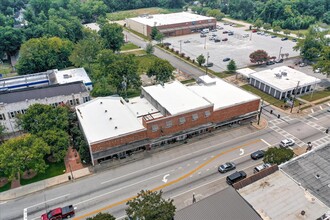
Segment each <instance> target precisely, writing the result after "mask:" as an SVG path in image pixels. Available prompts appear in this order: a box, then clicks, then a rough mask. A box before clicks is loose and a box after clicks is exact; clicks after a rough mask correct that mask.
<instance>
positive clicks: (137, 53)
mask: <svg viewBox="0 0 330 220" xmlns="http://www.w3.org/2000/svg"><path fill="white" fill-rule="evenodd" d="M123 54H134V55H136V56H143V55H147V52H146V51H145V50H136V51H128V52H123Z"/></svg>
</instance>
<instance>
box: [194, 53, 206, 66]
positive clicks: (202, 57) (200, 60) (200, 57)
mask: <svg viewBox="0 0 330 220" xmlns="http://www.w3.org/2000/svg"><path fill="white" fill-rule="evenodd" d="M196 61H197V63H198V65H199V66H202V64H203V63H205V61H206V60H205V57H204V55H203V54H201V55H199V56H198V57H197V58H196Z"/></svg>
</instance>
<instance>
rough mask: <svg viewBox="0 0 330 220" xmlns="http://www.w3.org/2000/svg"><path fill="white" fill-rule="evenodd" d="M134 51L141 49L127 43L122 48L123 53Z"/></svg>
mask: <svg viewBox="0 0 330 220" xmlns="http://www.w3.org/2000/svg"><path fill="white" fill-rule="evenodd" d="M134 49H139V47H138V46H136V45H135V44H133V43H126V44H124V45H123V46H122V47H121V48H120V50H121V51H125V50H134Z"/></svg>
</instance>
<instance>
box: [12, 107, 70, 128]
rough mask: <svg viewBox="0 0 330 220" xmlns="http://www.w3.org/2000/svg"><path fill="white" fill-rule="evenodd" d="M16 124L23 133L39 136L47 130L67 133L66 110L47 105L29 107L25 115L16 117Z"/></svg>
mask: <svg viewBox="0 0 330 220" xmlns="http://www.w3.org/2000/svg"><path fill="white" fill-rule="evenodd" d="M18 124H19V125H20V126H21V128H22V129H23V130H25V131H28V132H30V133H32V134H39V133H40V132H44V131H47V130H62V131H68V128H69V127H68V126H69V121H68V109H67V108H66V107H61V106H58V107H56V108H53V107H51V106H49V105H43V104H34V105H31V106H30V107H29V108H28V109H27V111H26V113H25V114H22V115H19V116H18Z"/></svg>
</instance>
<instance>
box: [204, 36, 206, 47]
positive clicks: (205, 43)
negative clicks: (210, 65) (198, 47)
mask: <svg viewBox="0 0 330 220" xmlns="http://www.w3.org/2000/svg"><path fill="white" fill-rule="evenodd" d="M204 49H206V37H205V41H204Z"/></svg>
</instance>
